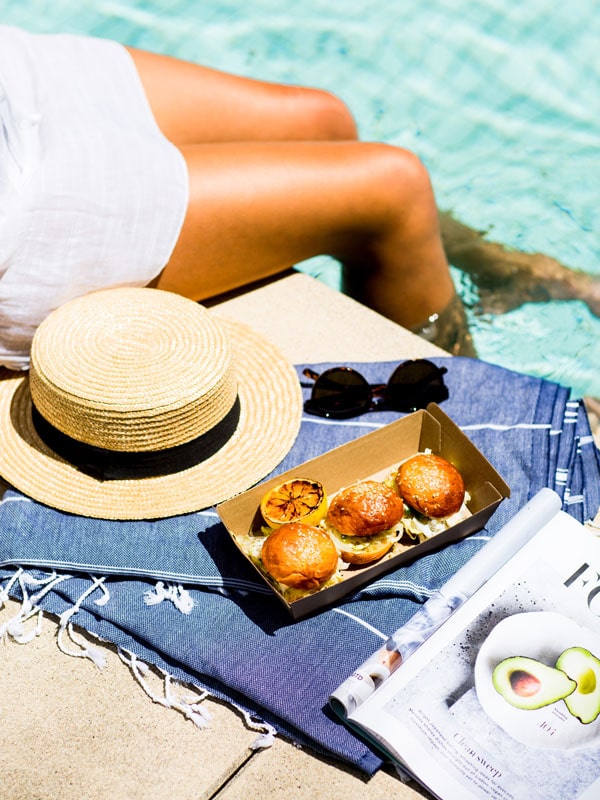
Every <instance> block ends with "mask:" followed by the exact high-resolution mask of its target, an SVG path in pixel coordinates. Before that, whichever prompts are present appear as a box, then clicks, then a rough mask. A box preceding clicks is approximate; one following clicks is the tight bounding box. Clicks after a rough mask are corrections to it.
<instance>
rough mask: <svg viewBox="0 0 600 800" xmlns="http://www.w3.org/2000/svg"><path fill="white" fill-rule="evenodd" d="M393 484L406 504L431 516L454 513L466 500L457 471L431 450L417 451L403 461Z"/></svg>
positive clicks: (445, 515)
mask: <svg viewBox="0 0 600 800" xmlns="http://www.w3.org/2000/svg"><path fill="white" fill-rule="evenodd" d="M396 486H397V487H398V493H399V494H400V497H401V498H402V499H403V500H404V502H405V503H406V505H407V506H410V508H412V509H414V510H415V511H417V512H418V513H419V514H423V515H424V516H427V517H433V518H434V519H437V518H440V517H449V516H450V515H451V514H455V513H456V512H457V511H459V510H460V508H461V506H462V504H463V501H464V499H465V484H464V481H463V479H462V476H461V474H460V472H459V471H458V470H457V469H456V467H455V466H454V465H453V464H451V463H450V462H449V461H446V459H445V458H442V457H441V456H436V455H434V454H433V453H418V454H417V455H416V456H412V457H411V458H409V459H407V460H406V461H404V462H402V464H400V466H399V468H398V472H397V473H396Z"/></svg>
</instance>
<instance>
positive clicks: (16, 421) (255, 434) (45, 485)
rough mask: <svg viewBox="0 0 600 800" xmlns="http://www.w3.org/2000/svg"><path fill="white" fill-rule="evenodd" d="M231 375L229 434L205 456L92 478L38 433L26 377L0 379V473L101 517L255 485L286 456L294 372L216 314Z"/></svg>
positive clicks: (294, 425) (133, 514)
mask: <svg viewBox="0 0 600 800" xmlns="http://www.w3.org/2000/svg"><path fill="white" fill-rule="evenodd" d="M218 319H219V321H220V323H221V324H222V326H223V327H224V329H225V331H226V332H227V334H228V336H229V340H230V343H231V347H232V351H233V354H234V359H235V365H236V371H237V376H238V394H239V399H240V419H239V424H238V427H237V429H236V432H235V433H234V434H233V436H232V437H231V438H230V439H229V441H228V442H227V443H226V444H225V445H224V446H223V447H222V448H221V449H220V450H219V451H218V452H217V453H216V454H215V455H213V456H211V457H210V458H209V459H207V460H205V461H203V462H201V463H199V464H197V465H196V466H193V467H191V468H189V469H186V470H184V471H181V472H177V473H173V474H170V475H165V476H161V477H155V478H140V479H135V480H109V481H99V480H97V479H95V478H92V477H90V476H89V475H86V474H85V473H83V472H81V471H80V470H78V469H77V467H75V466H74V465H73V464H70V463H69V462H67V461H65V460H64V459H62V458H61V457H60V456H58V455H57V454H56V453H54V452H53V451H52V450H50V449H49V448H48V447H47V446H46V444H44V442H43V441H42V440H41V439H40V437H39V436H38V435H37V433H36V430H35V428H34V426H33V423H32V417H31V396H30V393H29V380H28V376H27V375H20V374H17V375H15V374H14V373H11V374H10V375H9V376H8V377H6V378H4V379H3V380H0V431H1V436H2V446H1V447H0V475H2V477H3V478H4V479H5V480H6V481H7V482H8V483H9V484H11V485H12V486H14V487H15V488H16V489H18V490H19V491H21V492H23V493H24V494H26V495H28V496H29V497H32V498H33V499H34V500H38V501H39V502H41V503H44V504H46V505H49V506H51V507H52V508H57V509H60V510H62V511H67V512H70V513H73V514H78V515H81V516H87V517H97V518H101V519H121V520H123V519H129V520H133V519H157V518H161V517H171V516H176V515H179V514H187V513H191V512H193V511H198V510H200V509H203V508H208V507H210V506H213V505H216V504H217V503H221V502H223V501H224V500H228V499H229V498H231V497H234V496H235V495H237V494H240V493H241V492H243V491H245V490H246V489H248V488H250V487H251V486H253V485H254V484H255V483H258V481H260V480H261V479H262V478H264V477H265V476H266V475H268V474H269V473H270V472H271V471H272V470H273V469H274V468H275V467H276V466H277V464H279V462H280V461H281V460H282V459H283V458H284V457H285V455H286V454H287V453H288V451H289V449H290V448H291V446H292V445H293V443H294V441H295V439H296V437H297V435H298V431H299V428H300V419H301V415H302V393H301V389H300V384H299V381H298V377H297V375H296V371H295V369H294V368H293V366H292V365H291V364H290V363H289V362H288V361H287V360H286V359H285V358H284V357H283V355H282V354H281V353H280V352H279V350H278V349H277V348H276V347H275V346H274V345H273V344H271V343H270V342H269V341H268V340H266V339H265V338H264V337H262V336H261V335H260V334H258V333H257V332H256V331H254V330H253V329H251V328H249V327H247V326H246V325H242V324H241V323H238V322H234V321H232V320H229V319H226V318H223V317H221V316H219V317H218Z"/></svg>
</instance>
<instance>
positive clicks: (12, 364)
mask: <svg viewBox="0 0 600 800" xmlns="http://www.w3.org/2000/svg"><path fill="white" fill-rule="evenodd" d="M187 202H188V176H187V170H186V165H185V161H184V159H183V156H182V155H181V153H180V152H179V151H178V150H177V148H175V147H174V146H173V145H172V144H171V143H170V142H168V141H167V139H166V138H165V137H164V136H163V135H162V133H161V132H160V130H159V128H158V126H157V124H156V122H155V120H154V117H153V116H152V112H151V110H150V107H149V104H148V102H147V99H146V96H145V94H144V91H143V88H142V85H141V81H140V79H139V76H138V74H137V71H136V69H135V66H134V64H133V61H132V59H131V57H130V55H129V53H128V52H127V50H126V49H125V48H124V47H122V46H121V45H119V44H117V43H115V42H111V41H107V40H102V39H94V38H90V37H81V36H71V35H39V34H37V35H32V34H28V33H26V32H24V31H22V30H20V29H17V28H12V27H6V26H0V364H2V365H4V366H6V367H9V368H10V369H27V368H28V366H29V349H30V345H31V339H32V336H33V333H34V331H35V329H36V327H37V326H38V325H39V323H40V322H41V321H42V320H43V319H44V318H45V317H46V316H47V315H48V314H49V313H50V311H52V310H53V309H54V308H56V307H58V306H59V305H62V304H63V303H64V302H66V301H67V300H70V299H72V298H73V297H75V296H78V295H81V294H84V293H87V292H89V291H93V290H96V289H99V288H104V287H108V286H118V285H127V286H144V285H146V284H147V283H149V282H150V281H151V280H152V278H154V277H155V276H156V275H157V274H158V273H159V272H160V270H161V269H162V268H163V266H164V265H165V264H166V262H167V261H168V259H169V257H170V254H171V252H172V250H173V247H174V246H175V243H176V241H177V238H178V235H179V232H180V229H181V225H182V224H183V219H184V216H185V212H186V208H187Z"/></svg>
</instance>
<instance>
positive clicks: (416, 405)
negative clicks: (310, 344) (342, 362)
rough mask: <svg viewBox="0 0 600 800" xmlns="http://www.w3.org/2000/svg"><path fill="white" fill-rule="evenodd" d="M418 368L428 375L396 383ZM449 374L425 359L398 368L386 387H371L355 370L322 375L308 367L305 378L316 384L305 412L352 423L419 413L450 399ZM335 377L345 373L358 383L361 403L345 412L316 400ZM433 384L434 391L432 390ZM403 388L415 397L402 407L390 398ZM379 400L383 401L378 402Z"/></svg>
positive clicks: (337, 369) (333, 370) (335, 369)
mask: <svg viewBox="0 0 600 800" xmlns="http://www.w3.org/2000/svg"><path fill="white" fill-rule="evenodd" d="M415 366H423V367H427V368H428V369H429V373H428V374H425V375H423V376H422V377H421V379H420V380H417V381H414V382H411V383H407V384H403V383H402V381H400V380H397V381H394V379H395V378H396V376H398V375H400V374H401V373H402V371H406V370H407V369H409V368H411V367H412V368H414V367H415ZM447 372H448V370H447V368H446V367H438V366H437V364H434V363H433V362H432V361H429V360H428V359H426V358H416V359H408V360H406V361H403V362H401V363H400V364H398V366H397V367H396V368H395V369H394V371H393V372H392V374H391V376H390V378H389V380H388V382H387V383H379V384H371V383H369V382H368V381H367V379H366V378H365V377H364V376H363V375H361V373H360V372H358V370H356V369H354V368H353V367H345V366H339V367H329V368H328V369H326V370H325V371H324V372H322V373H320V374H319V373H317V372H315V371H314V370H312V369H310V368H309V367H306V368H305V369H304V370H303V375H305V376H306V377H307V378H310V379H311V380H313V381H314V383H313V385H312V392H311V396H310V398H309V399H308V400H306V401H305V402H304V410H305V411H306V412H307V413H308V414H313V415H315V416H319V417H325V418H326V419H350V418H352V417H358V416H361V415H362V414H366V413H368V412H369V411H402V412H411V411H416V410H417V409H420V408H425V407H426V406H427V405H428V404H429V403H432V402H435V403H441V402H443V401H444V400H447V399H448V397H449V392H448V387H447V386H446V384H445V383H444V379H443V376H444V375H445V374H446V373H447ZM333 373H342V374H346V375H347V376H352V377H353V378H356V379H357V380H356V382H355V383H354V388H355V390H361V391H362V394H361V395H360V402H356V403H354V404H352V405H351V406H348V405H347V404H346V407H345V408H344V407H340V408H339V409H335V408H326V407H325V406H324V405H323V404H322V403H321V404H319V400H318V398H315V397H314V395H315V390H316V389H318V384H319V381H321V382H323V381H324V380H327V378H328V377H330V376H331V375H332V374H333ZM434 382H435V387H434V386H433V383H434ZM395 384H397V385H395ZM420 385H422V389H421V390H420V391H419V392H418V394H417V395H416V396H415V394H414V392H415V390H416V389H417V388H418V387H419V386H420ZM302 386H304V387H307V386H309V384H302ZM345 388H346V395H347V396H348V395H349V394H350V390H351V389H352V385H351V384H348V385H347V386H346V387H345ZM401 388H404V389H406V390H410V389H412V390H413V395H412V396H411V397H409V398H407V402H404V403H401V404H400V403H398V402H397V399H396V401H395V402H390V399H389V395H390V394H391V392H392V391H394V392H396V393H397V392H398V391H399V390H400V389H401ZM337 394H338V395H339V396H340V397H342V396H343V394H344V387H341V391H339V392H337ZM335 395H336V392H331V393H330V395H329V396H330V397H334V396H335ZM386 395H388V397H386ZM378 397H381V398H382V399H381V400H379V401H377V398H378ZM418 398H420V399H418ZM416 399H418V402H412V403H411V402H408V400H416Z"/></svg>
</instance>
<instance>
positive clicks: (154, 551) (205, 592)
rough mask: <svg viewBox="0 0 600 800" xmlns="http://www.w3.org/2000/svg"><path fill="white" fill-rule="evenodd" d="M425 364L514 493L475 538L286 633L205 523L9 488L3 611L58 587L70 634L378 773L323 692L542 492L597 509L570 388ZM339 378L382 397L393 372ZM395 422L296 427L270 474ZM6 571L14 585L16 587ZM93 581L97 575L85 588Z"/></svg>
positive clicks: (597, 494)
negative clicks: (80, 513) (106, 513)
mask: <svg viewBox="0 0 600 800" xmlns="http://www.w3.org/2000/svg"><path fill="white" fill-rule="evenodd" d="M432 360H433V361H435V362H436V363H438V364H440V365H444V366H446V367H447V369H448V373H447V375H446V379H447V384H448V387H449V390H450V397H449V399H448V400H447V401H445V402H444V403H442V404H441V407H442V408H443V410H444V411H445V412H446V414H447V415H448V416H450V417H451V418H452V419H453V420H454V421H455V422H456V423H457V424H458V425H459V426H460V427H461V428H462V430H463V432H464V433H465V434H466V435H467V436H468V437H469V438H470V439H471V440H472V441H473V443H474V444H475V445H476V446H477V447H478V448H479V449H480V450H481V451H482V453H483V454H484V455H485V456H486V457H487V458H488V460H489V461H490V462H491V463H492V464H493V466H494V467H495V468H496V469H497V471H498V472H499V473H500V474H501V475H502V477H503V478H504V480H505V481H506V482H507V483H508V485H509V486H510V488H511V497H510V499H508V500H505V501H503V502H502V503H501V505H500V507H499V508H498V510H497V511H496V512H495V514H494V515H493V516H492V518H491V519H490V521H489V523H488V525H487V527H486V529H485V530H483V531H481V532H480V533H477V534H474V535H472V536H470V537H468V538H467V539H465V540H463V541H460V542H457V543H455V544H453V545H450V546H449V547H447V548H445V549H443V550H441V551H439V552H436V553H432V554H429V555H427V556H425V557H423V558H421V559H419V560H417V561H415V562H413V563H411V564H408V565H406V566H403V567H401V568H399V569H397V570H396V571H394V572H392V573H390V574H388V575H385V576H383V577H382V578H380V579H378V580H376V581H375V582H374V583H373V584H371V585H369V586H367V587H364V588H363V589H361V590H360V591H358V592H356V593H355V594H354V595H351V596H349V597H347V598H345V599H344V600H343V601H342V602H341V603H339V604H338V605H337V606H336V607H334V608H330V609H327V610H325V611H323V612H321V613H319V614H316V615H314V616H312V617H310V618H308V619H304V620H301V621H298V622H294V621H293V620H292V619H291V618H290V616H289V615H288V613H287V612H286V610H285V609H284V608H283V607H282V606H281V605H280V603H279V602H278V601H277V600H276V599H275V598H274V597H273V596H272V595H271V593H270V591H269V590H268V589H267V587H266V586H265V585H264V584H263V583H262V582H260V580H258V579H257V576H256V574H255V573H254V571H253V570H252V568H251V567H250V566H249V565H248V564H247V563H246V562H245V561H244V559H243V558H242V557H241V556H240V555H239V553H238V552H237V550H236V548H235V546H234V545H233V544H232V542H231V541H230V539H229V536H228V534H227V532H226V530H225V528H224V527H223V525H222V524H221V522H220V520H219V517H218V515H217V513H216V511H215V510H214V509H209V510H206V511H201V512H198V513H195V514H189V515H185V516H182V517H175V518H170V519H166V520H159V521H153V522H114V521H104V520H94V519H87V518H82V517H77V516H73V515H70V514H65V513H62V512H59V511H55V510H53V509H50V508H47V507H45V506H42V505H40V504H39V503H36V502H34V501H32V500H29V499H28V498H26V497H24V496H23V495H22V494H20V493H18V492H16V491H13V490H9V491H8V492H7V493H6V495H5V498H4V500H3V502H2V504H1V505H0V567H2V568H0V581H1V584H0V599H1V596H2V589H4V591H5V592H6V591H7V590H8V592H9V593H10V594H13V595H14V596H16V597H19V596H21V595H22V592H21V588H20V587H25V586H26V585H27V586H29V587H30V588H29V589H27V591H31V594H35V591H34V589H33V588H31V587H32V586H35V585H38V586H40V587H42V586H44V585H45V584H43V583H39V584H33V583H29V584H25V583H24V581H23V575H24V574H27V575H31V576H32V578H33V579H35V580H37V581H44V580H45V579H47V578H48V576H49V575H50V574H52V573H54V572H55V573H56V576H57V578H58V581H54V582H52V583H48V584H46V587H49V586H53V588H52V589H51V590H50V591H46V590H45V589H44V590H42V591H40V595H43V596H40V598H39V600H38V605H39V606H40V607H41V608H43V609H44V610H47V611H48V612H51V613H54V614H58V615H60V614H63V612H67V613H68V612H69V610H72V609H73V607H74V605H76V608H77V613H76V615H75V616H74V617H73V621H74V622H76V623H77V624H78V625H80V626H82V627H84V628H86V629H87V630H89V631H91V632H92V633H94V634H97V635H98V636H100V637H101V638H103V639H106V640H107V641H109V642H112V643H114V644H116V645H117V646H118V647H121V648H122V649H123V650H125V651H128V652H130V653H133V654H135V656H136V657H138V658H140V659H142V660H144V661H146V662H148V663H151V664H154V665H156V666H157V667H158V668H160V669H162V670H164V671H165V672H167V673H169V674H170V675H172V676H173V677H175V678H176V679H178V680H181V681H191V682H193V683H194V684H196V685H197V686H200V687H202V688H204V689H206V690H208V691H209V692H210V693H212V694H213V695H214V696H216V697H218V698H221V699H225V700H228V701H231V702H233V703H235V704H236V705H237V706H238V707H240V708H242V709H244V710H245V711H247V712H249V713H250V714H252V715H254V716H256V717H258V718H260V719H261V720H264V721H265V722H267V723H269V724H270V725H272V726H273V727H274V728H275V729H276V730H277V731H279V732H281V733H282V734H284V735H286V736H288V737H289V738H291V739H292V740H294V741H296V742H298V743H301V744H304V745H308V746H310V747H312V748H313V749H314V750H316V751H317V752H321V753H323V754H326V755H328V756H329V757H332V758H335V759H338V760H340V761H343V762H346V763H349V764H352V765H354V766H356V767H358V768H359V769H361V770H363V771H364V772H366V773H368V774H370V773H372V772H374V771H375V770H376V769H377V768H378V767H379V766H380V765H381V759H380V756H379V755H377V753H376V752H375V751H374V750H373V749H372V748H371V747H370V746H369V745H367V744H366V743H364V742H363V741H362V740H360V739H359V738H358V737H356V736H355V735H354V734H353V733H352V732H350V731H349V730H348V729H347V728H346V727H345V726H344V725H343V724H342V723H340V722H339V721H338V720H337V719H336V718H335V717H334V716H333V714H332V713H331V712H330V711H329V709H328V705H327V700H328V697H329V695H330V694H331V692H332V691H333V690H334V689H335V688H336V687H337V686H338V685H339V684H340V683H341V682H342V681H343V680H344V679H345V678H347V677H348V675H349V674H350V673H351V672H352V671H353V669H354V668H355V667H356V666H358V665H360V664H361V663H362V662H363V661H364V660H365V659H366V658H367V657H368V656H369V655H370V654H371V653H372V652H373V651H374V650H376V649H377V648H378V647H379V646H380V645H381V643H382V641H383V640H385V639H387V637H388V636H390V635H391V634H392V633H393V632H394V631H395V630H397V629H398V628H399V627H400V626H401V625H402V624H404V623H405V622H406V621H407V620H408V619H409V618H410V617H411V616H412V615H413V613H414V612H415V611H416V610H417V608H418V607H419V605H420V604H422V603H423V602H424V601H425V600H427V598H428V597H429V596H430V595H431V594H432V592H434V591H435V590H436V589H437V588H439V586H441V585H442V584H443V583H444V582H445V581H446V580H447V579H448V578H449V577H450V575H451V574H453V573H454V572H455V571H456V569H458V567H460V566H462V564H464V563H465V562H466V561H467V560H468V559H469V557H470V556H472V555H473V554H474V553H475V552H476V551H477V550H478V549H479V548H480V547H481V546H482V545H483V544H484V543H485V542H486V541H487V540H488V539H489V537H490V536H493V534H494V533H495V532H496V531H497V530H498V529H499V528H500V527H501V526H502V525H503V524H504V523H505V522H506V521H507V520H508V519H509V518H510V517H511V516H512V515H513V514H514V513H515V512H516V511H517V510H518V509H519V508H520V507H521V506H522V505H523V504H524V503H525V502H526V501H527V500H528V499H530V498H531V497H532V496H533V495H534V494H536V492H537V491H538V490H539V489H541V488H542V487H544V486H547V487H549V488H551V489H554V490H555V491H556V492H557V493H558V494H559V496H560V497H561V499H562V501H563V508H564V510H565V511H567V512H568V513H569V514H571V515H573V516H574V517H576V518H577V519H578V520H580V521H582V522H584V521H587V520H588V519H590V518H592V517H593V516H594V515H595V513H596V511H597V509H598V506H599V505H600V456H599V452H598V450H597V448H596V446H595V444H594V441H593V438H592V435H591V432H590V427H589V422H588V419H587V416H586V414H585V411H584V408H583V405H582V403H581V401H580V400H578V399H571V398H570V393H569V390H568V389H566V388H564V387H562V386H560V385H558V384H556V383H553V382H551V381H546V380H543V379H540V378H534V377H530V376H525V375H521V374H519V373H516V372H513V371H511V370H506V369H504V368H500V367H496V366H494V365H491V364H488V363H485V362H482V361H478V360H472V359H466V358H436V359H432ZM303 366H304V365H302V366H299V367H298V368H297V369H298V375H299V376H301V375H302V368H303ZM310 366H311V367H312V368H314V369H315V370H317V371H321V370H322V369H324V368H326V367H327V366H330V365H322V364H318V365H315V364H311V365H310ZM351 366H355V367H356V368H357V369H359V370H360V371H361V372H362V373H363V374H364V375H365V377H366V378H367V379H368V380H369V381H371V382H373V383H382V382H385V381H386V380H387V378H388V377H389V375H390V374H391V373H392V371H393V368H394V366H395V364H394V363H388V362H383V363H369V364H353V365H351ZM301 380H304V379H302V378H301ZM307 383H310V382H307ZM304 391H305V396H308V394H309V392H310V390H309V389H308V388H306V389H305V390H304ZM399 416H400V415H399V414H397V413H394V412H372V413H368V414H365V415H363V416H361V417H358V418H356V419H353V420H347V421H343V422H332V421H329V420H325V419H322V418H319V417H314V416H310V415H305V416H304V417H303V420H302V425H301V430H300V434H299V436H298V439H297V441H296V443H295V445H294V447H293V448H292V450H291V451H290V453H289V454H288V456H287V457H286V458H285V460H284V461H283V462H282V463H281V464H280V465H279V467H278V468H277V470H276V473H279V472H283V471H284V470H287V469H290V468H292V467H294V466H296V465H297V464H300V463H302V462H303V461H306V460H307V459H309V458H312V457H314V456H317V455H319V454H321V453H323V452H325V451H327V450H330V449H331V448H333V447H336V446H337V445H339V444H343V443H345V442H347V441H350V440H352V439H355V438H356V437H358V436H361V435H364V434H366V433H369V432H370V431H371V430H373V429H375V428H378V427H381V426H382V425H385V424H387V423H389V422H391V421H393V420H395V419H397V418H398V417H399ZM18 567H22V568H24V569H25V570H26V572H24V573H19V575H20V577H19V579H16V576H17V572H16V571H15V570H16V568H18ZM65 576H70V577H68V578H67V577H65ZM93 576H107V577H105V578H104V580H103V582H102V585H101V587H99V588H97V589H94V582H93ZM157 580H160V581H162V582H164V583H163V585H167V586H169V587H172V588H173V589H175V587H177V586H178V585H180V584H181V585H183V586H184V587H185V595H186V597H187V598H189V600H190V601H193V602H190V606H189V608H186V609H185V611H186V612H187V613H182V610H181V604H177V603H170V602H149V597H152V595H153V592H154V593H155V594H154V597H155V598H156V599H160V598H159V597H158V596H157V595H156V589H157V586H156V581H157ZM86 592H89V594H87V595H86ZM177 605H179V608H178V607H177Z"/></svg>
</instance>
